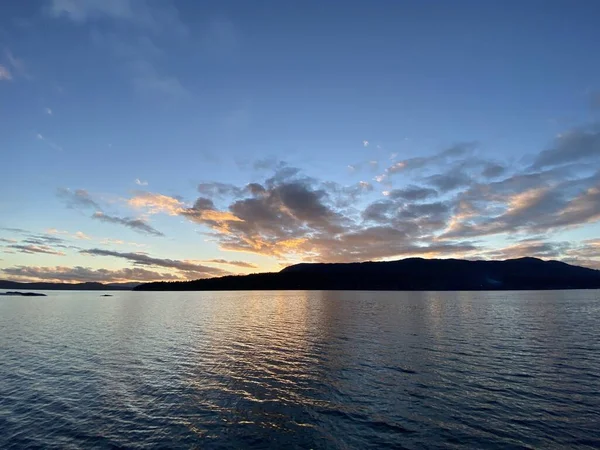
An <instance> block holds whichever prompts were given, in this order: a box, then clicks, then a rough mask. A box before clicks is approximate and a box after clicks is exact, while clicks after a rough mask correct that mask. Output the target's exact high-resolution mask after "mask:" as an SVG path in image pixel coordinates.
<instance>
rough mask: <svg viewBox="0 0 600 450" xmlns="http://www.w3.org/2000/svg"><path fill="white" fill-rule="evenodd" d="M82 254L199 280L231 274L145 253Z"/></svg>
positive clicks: (100, 251)
mask: <svg viewBox="0 0 600 450" xmlns="http://www.w3.org/2000/svg"><path fill="white" fill-rule="evenodd" d="M80 253H82V254H86V255H93V256H112V257H114V258H121V259H125V260H127V261H129V262H131V263H133V264H135V265H142V266H153V267H163V268H167V269H175V270H178V271H181V272H185V274H186V275H187V276H188V277H190V276H193V277H198V278H205V277H210V276H221V275H227V274H229V272H226V271H224V270H222V269H218V268H216V267H210V266H205V265H202V264H197V263H195V262H190V261H180V260H175V259H161V258H153V257H151V256H148V255H146V254H144V253H131V252H117V251H113V250H103V249H98V248H93V249H89V250H82V251H81V252H80Z"/></svg>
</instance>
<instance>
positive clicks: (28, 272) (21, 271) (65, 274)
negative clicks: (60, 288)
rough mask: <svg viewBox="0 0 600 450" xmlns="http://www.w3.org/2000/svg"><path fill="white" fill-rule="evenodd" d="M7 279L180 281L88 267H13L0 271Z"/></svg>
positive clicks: (140, 272) (172, 277) (152, 274)
mask: <svg viewBox="0 0 600 450" xmlns="http://www.w3.org/2000/svg"><path fill="white" fill-rule="evenodd" d="M0 272H2V273H4V274H5V275H7V276H8V277H10V278H12V279H14V280H16V281H51V282H67V283H69V282H71V283H85V282H99V283H119V282H121V283H122V282H131V281H137V282H149V281H175V280H182V278H179V277H178V276H176V275H173V274H170V273H161V272H154V271H151V270H146V269H142V268H138V267H135V268H131V269H129V268H126V269H117V270H108V269H92V268H90V267H81V266H75V267H64V266H55V267H37V266H15V267H7V268H4V269H0Z"/></svg>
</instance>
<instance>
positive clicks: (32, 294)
mask: <svg viewBox="0 0 600 450" xmlns="http://www.w3.org/2000/svg"><path fill="white" fill-rule="evenodd" d="M0 295H7V296H8V295H14V296H21V297H46V294H42V293H40V292H19V291H8V292H0Z"/></svg>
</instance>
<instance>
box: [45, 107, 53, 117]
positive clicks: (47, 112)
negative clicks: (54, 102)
mask: <svg viewBox="0 0 600 450" xmlns="http://www.w3.org/2000/svg"><path fill="white" fill-rule="evenodd" d="M44 111H45V112H46V114H48V115H49V116H51V115H52V109H50V108H45V109H44Z"/></svg>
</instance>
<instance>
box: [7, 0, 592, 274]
mask: <svg viewBox="0 0 600 450" xmlns="http://www.w3.org/2000/svg"><path fill="white" fill-rule="evenodd" d="M598 17H600V3H599V2H597V1H585V0H580V1H577V2H571V1H553V0H547V1H537V0H529V1H526V2H523V1H512V0H507V1H503V2H481V1H461V0H458V1H454V2H447V1H434V0H432V1H428V2H419V1H404V2H391V1H379V2H367V1H354V0H349V1H345V2H322V1H312V0H307V1H303V2H281V1H263V2H248V1H219V2H217V1H207V2H199V1H193V0H189V1H183V0H181V1H176V0H172V1H171V0H156V1H152V0H47V1H34V0H31V1H27V2H16V1H15V2H2V4H1V5H0V161H1V162H2V175H1V176H0V279H10V280H15V281H57V282H84V281H99V282H130V281H136V282H144V281H155V280H188V279H197V278H206V277H213V276H221V275H228V274H245V273H253V272H263V271H277V270H280V269H281V268H283V267H285V266H287V265H290V264H295V263H298V262H317V261H318V262H350V261H365V260H393V259H401V258H406V257H415V256H418V257H424V258H466V259H506V258H519V257H523V256H534V257H539V258H542V259H557V260H561V261H565V262H568V263H572V264H577V265H583V266H587V267H592V268H598V269H600V58H598V55H597V45H598V42H600V27H599V26H598Z"/></svg>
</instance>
